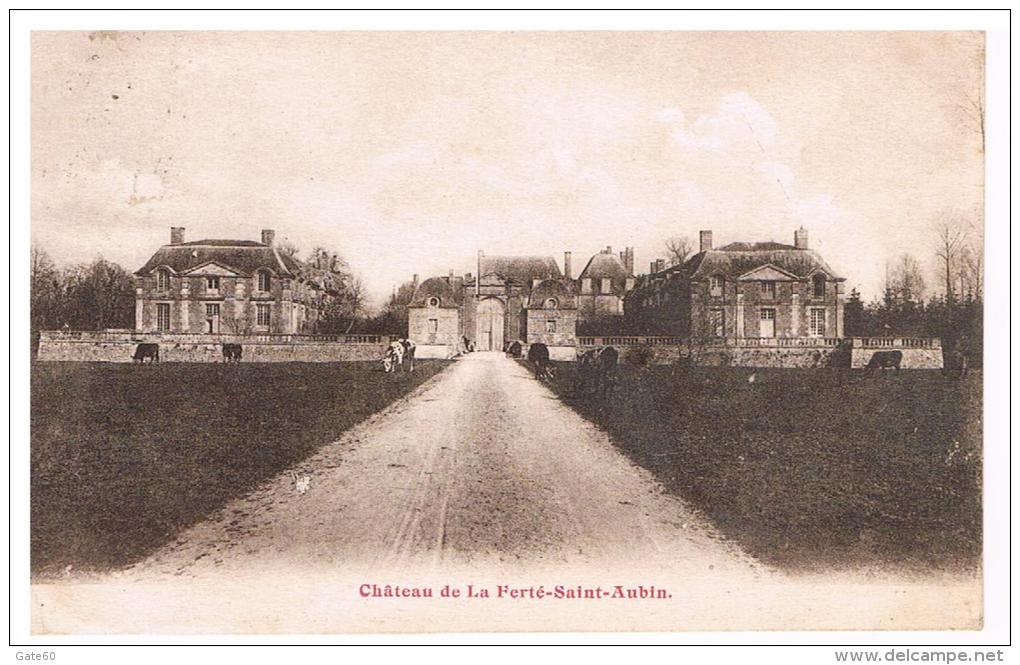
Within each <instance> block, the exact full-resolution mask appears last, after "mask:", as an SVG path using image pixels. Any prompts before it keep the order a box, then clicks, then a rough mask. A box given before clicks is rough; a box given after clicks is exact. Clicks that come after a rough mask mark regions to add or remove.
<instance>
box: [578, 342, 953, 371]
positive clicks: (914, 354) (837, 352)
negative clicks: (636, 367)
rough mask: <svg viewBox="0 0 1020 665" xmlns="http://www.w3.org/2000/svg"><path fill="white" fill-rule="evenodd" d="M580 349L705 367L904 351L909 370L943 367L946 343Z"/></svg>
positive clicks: (841, 361)
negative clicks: (686, 361) (614, 351)
mask: <svg viewBox="0 0 1020 665" xmlns="http://www.w3.org/2000/svg"><path fill="white" fill-rule="evenodd" d="M578 342H579V344H580V346H579V347H578V349H577V351H578V353H583V352H584V351H587V350H589V349H593V348H598V347H600V346H612V347H614V348H615V349H617V350H618V351H619V352H620V359H621V362H627V356H628V354H630V353H635V352H637V351H636V350H637V349H641V353H645V354H648V356H649V358H650V359H649V363H650V364H654V365H669V364H672V363H675V362H677V361H679V360H681V359H682V358H685V357H686V356H687V355H688V354H690V362H692V363H693V364H695V365H698V366H706V367H794V368H804V367H853V368H862V367H866V366H867V364H868V361H869V360H870V359H871V356H872V355H874V353H875V352H877V351H894V350H895V351H900V352H902V354H903V356H902V362H901V365H900V366H901V367H902V368H904V369H940V368H941V367H942V366H943V359H942V346H941V343H940V341H939V340H938V339H935V338H900V337H883V338H846V339H832V338H776V339H758V338H750V339H727V340H720V341H719V342H718V343H713V344H705V345H700V346H695V347H693V348H691V349H690V350H688V347H687V345H686V343H685V341H684V340H683V339H681V338H671V337H579V338H578Z"/></svg>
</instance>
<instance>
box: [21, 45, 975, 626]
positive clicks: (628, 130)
mask: <svg viewBox="0 0 1020 665" xmlns="http://www.w3.org/2000/svg"><path fill="white" fill-rule="evenodd" d="M985 54H986V35H985V33H983V32H979V31H956V32H947V31H928V32H877V31H868V32H864V31H861V32H852V31H846V32H831V31H826V32H821V31H814V32H811V31H800V32H794V31H790V32H781V31H780V32H776V31H769V32H764V31H763V32H756V31H741V32H693V31H692V32H685V31H598V32H594V31H592V32H586V31H543V32H534V31H477V32H454V31H451V32H442V31H440V32H430V31H401V32H386V31H381V32H380V31H374V32H369V31H330V30H324V31H312V32H308V31H293V32H289V31H276V32H265V31H246V32H240V31H238V32H229V31H222V32H212V31H137V32H136V31H93V32H87V31H73V30H72V31H55V30H51V31H47V30H40V31H34V32H33V33H32V35H31V335H32V337H31V349H28V348H25V349H24V353H25V354H28V353H31V357H32V362H31V414H30V418H31V441H30V443H31V488H30V490H31V527H30V528H31V596H30V598H31V631H32V632H33V634H35V635H44V636H45V635H53V636H66V635H83V634H88V635H95V634H106V635H110V634H120V635H124V634H147V635H151V634H166V635H201V634H215V635H221V634H242V635H243V634H335V633H346V634H351V633H353V634H366V633H437V632H443V633H450V632H474V631H481V632H487V633H502V632H545V631H555V632H571V631H610V632H612V631H620V632H623V631H657V632H680V631H775V630H784V631H786V630H796V631H805V630H883V631H885V630H895V631H904V630H925V631H930V630H939V631H944V630H966V631H974V630H980V629H981V627H982V625H983V622H984V618H985V615H984V611H983V586H982V583H983V575H984V571H983V566H982V553H983V543H984V542H985V539H984V535H985V534H984V533H983V529H982V516H983V502H982V497H983V492H982V484H983V472H984V471H983V470H984V468H985V467H984V465H983V459H984V454H985V451H984V449H983V428H984V424H983V422H982V406H983V404H984V395H983V372H984V369H983V358H984V346H983V342H984V285H985V281H984V274H985V264H984V257H985V166H984V165H985V150H986V139H985V99H986V85H985V78H986V76H985Z"/></svg>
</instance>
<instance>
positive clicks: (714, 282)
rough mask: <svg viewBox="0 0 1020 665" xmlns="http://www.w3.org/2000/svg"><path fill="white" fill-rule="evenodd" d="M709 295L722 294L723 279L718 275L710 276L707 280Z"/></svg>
mask: <svg viewBox="0 0 1020 665" xmlns="http://www.w3.org/2000/svg"><path fill="white" fill-rule="evenodd" d="M708 291H709V295H712V296H721V295H722V293H723V278H722V277H720V276H719V275H712V276H711V277H709V278H708Z"/></svg>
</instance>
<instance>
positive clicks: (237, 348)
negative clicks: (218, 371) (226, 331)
mask: <svg viewBox="0 0 1020 665" xmlns="http://www.w3.org/2000/svg"><path fill="white" fill-rule="evenodd" d="M223 362H225V363H229V362H235V363H239V362H241V345H240V344H224V345H223Z"/></svg>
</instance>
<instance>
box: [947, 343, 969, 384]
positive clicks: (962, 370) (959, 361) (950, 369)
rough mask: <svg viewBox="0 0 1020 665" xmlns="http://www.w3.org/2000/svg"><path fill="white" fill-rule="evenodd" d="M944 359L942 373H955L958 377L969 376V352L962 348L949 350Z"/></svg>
mask: <svg viewBox="0 0 1020 665" xmlns="http://www.w3.org/2000/svg"><path fill="white" fill-rule="evenodd" d="M942 361H943V362H942V373H943V374H945V375H946V376H953V375H954V374H955V376H956V378H958V379H962V378H964V377H965V376H967V354H966V353H964V352H963V351H961V350H960V349H953V350H952V351H947V352H946V354H945V357H944V358H943V359H942Z"/></svg>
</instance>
